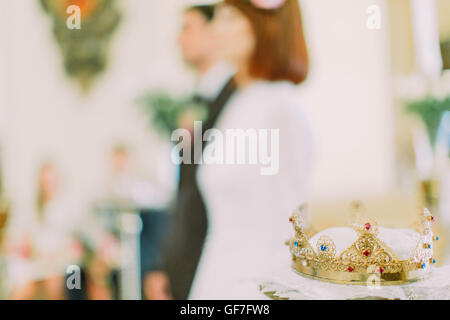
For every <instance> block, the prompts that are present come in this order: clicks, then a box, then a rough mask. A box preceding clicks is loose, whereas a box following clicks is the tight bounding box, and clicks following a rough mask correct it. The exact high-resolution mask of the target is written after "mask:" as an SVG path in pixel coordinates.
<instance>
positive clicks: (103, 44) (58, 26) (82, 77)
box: [40, 0, 121, 92]
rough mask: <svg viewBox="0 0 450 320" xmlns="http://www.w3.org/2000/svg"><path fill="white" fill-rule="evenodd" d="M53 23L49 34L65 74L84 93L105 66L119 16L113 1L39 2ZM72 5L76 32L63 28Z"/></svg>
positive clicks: (47, 0) (67, 0) (66, 0)
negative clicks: (75, 9) (76, 11)
mask: <svg viewBox="0 0 450 320" xmlns="http://www.w3.org/2000/svg"><path fill="white" fill-rule="evenodd" d="M40 1H41V4H42V6H43V8H44V9H45V11H46V12H47V13H48V14H49V15H50V16H51V18H52V20H53V33H54V35H55V38H56V40H57V42H58V44H59V46H60V48H61V53H62V55H63V59H64V69H65V71H66V74H67V75H68V76H69V77H71V78H73V79H76V80H77V81H78V82H79V84H80V85H81V88H82V90H83V91H84V92H87V91H88V90H89V89H90V88H91V86H92V82H93V80H94V78H95V77H96V76H97V75H98V74H100V73H101V72H102V71H103V70H105V68H106V66H107V60H108V59H107V57H108V48H109V42H110V39H111V36H112V35H113V33H114V31H115V30H116V29H117V26H118V24H119V22H120V19H121V14H120V12H119V10H118V9H117V7H116V0H40ZM72 5H76V6H78V8H79V9H80V22H81V23H80V28H79V29H77V28H75V29H74V28H69V27H68V25H67V21H68V19H70V17H71V13H70V12H69V13H68V12H67V8H69V7H70V6H72Z"/></svg>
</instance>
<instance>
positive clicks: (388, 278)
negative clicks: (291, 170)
mask: <svg viewBox="0 0 450 320" xmlns="http://www.w3.org/2000/svg"><path fill="white" fill-rule="evenodd" d="M289 220H290V222H292V224H293V226H294V230H295V235H294V237H293V238H291V239H290V240H289V241H288V243H287V244H288V245H289V248H290V252H291V255H292V262H293V263H292V266H293V268H294V269H295V270H296V271H297V272H298V273H299V274H301V275H304V276H307V277H310V278H313V279H318V280H322V281H327V282H333V283H341V284H358V285H371V284H373V282H374V279H375V281H377V283H379V284H381V285H395V284H402V283H407V282H412V281H416V280H420V279H423V278H424V277H425V276H426V275H427V274H429V273H430V272H431V265H432V264H434V263H435V262H436V261H435V260H434V259H433V241H435V240H437V239H438V238H437V237H435V236H434V235H433V231H432V226H431V225H432V222H433V220H434V218H433V216H432V215H431V214H430V211H429V210H428V209H424V210H423V215H422V216H421V219H420V223H419V224H418V228H417V230H416V231H415V230H412V229H388V228H381V227H380V228H379V227H378V225H377V223H376V222H375V221H373V220H372V219H367V218H365V217H364V216H363V215H362V214H361V213H360V211H359V210H358V211H357V212H356V214H355V215H354V217H353V218H352V221H351V223H350V226H349V227H339V228H330V229H326V230H323V231H321V232H319V233H317V234H315V235H314V236H312V237H311V238H310V239H309V238H308V236H307V234H309V230H308V229H309V221H307V220H308V219H307V218H306V212H305V206H303V207H301V209H300V210H297V211H295V212H294V213H293V214H292V216H291V218H290V219H289Z"/></svg>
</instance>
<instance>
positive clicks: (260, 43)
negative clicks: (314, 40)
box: [224, 0, 309, 84]
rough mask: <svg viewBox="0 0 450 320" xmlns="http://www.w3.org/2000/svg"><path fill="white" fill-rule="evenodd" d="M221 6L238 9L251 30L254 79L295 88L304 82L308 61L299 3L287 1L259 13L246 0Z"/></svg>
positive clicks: (237, 0)
mask: <svg viewBox="0 0 450 320" xmlns="http://www.w3.org/2000/svg"><path fill="white" fill-rule="evenodd" d="M224 2H225V4H227V5H232V6H234V7H236V8H238V9H239V10H240V11H241V12H242V13H243V14H244V15H245V16H246V17H247V18H248V19H249V20H250V23H251V25H252V27H253V31H254V33H255V37H256V48H255V52H254V54H253V58H252V60H251V61H250V69H249V70H250V74H251V75H252V76H253V77H255V78H259V79H266V80H270V81H277V80H287V81H290V82H293V83H296V84H298V83H301V82H303V81H304V80H305V79H306V76H307V74H308V69H309V58H308V51H307V48H306V42H305V36H304V34H303V25H302V18H301V13H300V6H299V4H298V0H286V2H285V3H284V4H283V6H282V7H280V8H278V9H274V10H264V9H258V8H256V7H254V6H253V5H252V4H251V2H250V1H249V0H225V1H224Z"/></svg>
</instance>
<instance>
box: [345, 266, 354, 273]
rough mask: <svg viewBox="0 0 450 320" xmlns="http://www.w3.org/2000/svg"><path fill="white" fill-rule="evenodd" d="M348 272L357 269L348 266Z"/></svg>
mask: <svg viewBox="0 0 450 320" xmlns="http://www.w3.org/2000/svg"><path fill="white" fill-rule="evenodd" d="M347 270H348V272H353V271H355V269H353V268H352V267H348V269H347Z"/></svg>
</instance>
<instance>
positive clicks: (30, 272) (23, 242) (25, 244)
mask: <svg viewBox="0 0 450 320" xmlns="http://www.w3.org/2000/svg"><path fill="white" fill-rule="evenodd" d="M37 182H38V183H37V195H36V211H35V213H34V215H33V216H31V217H29V218H28V219H27V221H26V222H24V223H23V224H21V225H20V226H18V227H17V228H16V229H15V230H19V232H20V234H19V235H14V238H16V239H17V242H13V244H12V245H11V246H10V249H9V251H10V257H11V259H10V260H11V263H10V275H11V280H12V286H13V287H12V294H11V298H12V299H33V298H41V299H52V300H56V299H63V298H65V294H64V292H65V291H64V290H65V284H64V277H65V271H66V268H67V267H68V266H69V265H70V262H71V259H72V258H73V256H72V252H73V251H74V250H71V249H72V248H73V247H74V242H73V241H74V240H73V239H74V238H73V237H72V235H73V234H72V231H71V227H72V226H71V225H70V221H71V219H70V217H69V216H68V214H67V213H68V211H69V210H70V208H69V207H70V205H69V204H68V203H67V202H65V201H64V199H63V198H62V197H61V195H60V192H59V191H60V189H59V176H58V174H57V172H56V170H55V167H54V166H53V164H51V163H49V162H47V163H45V164H44V165H43V166H42V167H41V168H40V169H39V172H38V181H37Z"/></svg>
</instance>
